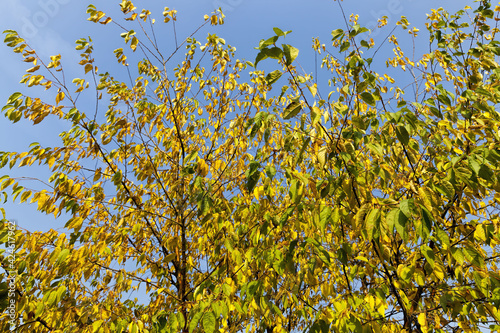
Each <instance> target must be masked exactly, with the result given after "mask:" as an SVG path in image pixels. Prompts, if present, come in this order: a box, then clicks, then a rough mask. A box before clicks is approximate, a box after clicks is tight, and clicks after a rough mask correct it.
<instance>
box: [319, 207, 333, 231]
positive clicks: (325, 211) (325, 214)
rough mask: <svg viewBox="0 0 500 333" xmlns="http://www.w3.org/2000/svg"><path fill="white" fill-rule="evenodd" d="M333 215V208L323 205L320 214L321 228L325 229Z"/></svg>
mask: <svg viewBox="0 0 500 333" xmlns="http://www.w3.org/2000/svg"><path fill="white" fill-rule="evenodd" d="M331 216H332V208H331V207H330V206H323V207H322V208H321V213H320V214H319V224H320V226H321V230H323V231H324V230H325V228H326V225H327V223H328V221H330V219H331Z"/></svg>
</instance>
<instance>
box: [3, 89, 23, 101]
mask: <svg viewBox="0 0 500 333" xmlns="http://www.w3.org/2000/svg"><path fill="white" fill-rule="evenodd" d="M22 95H23V94H21V93H20V92H15V93H13V94H12V95H10V97H9V99H8V100H7V104H12V103H14V102H15V101H16V100H17V99H18V98H19V97H21V96H22Z"/></svg>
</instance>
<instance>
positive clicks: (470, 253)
mask: <svg viewBox="0 0 500 333" xmlns="http://www.w3.org/2000/svg"><path fill="white" fill-rule="evenodd" d="M463 253H464V254H465V258H467V260H468V261H469V262H470V263H471V264H472V265H474V266H476V267H478V268H483V267H484V258H483V256H482V254H481V253H480V252H479V251H478V250H476V249H475V248H473V247H472V246H470V245H468V246H466V247H465V248H464V249H463Z"/></svg>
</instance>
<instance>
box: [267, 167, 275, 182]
mask: <svg viewBox="0 0 500 333" xmlns="http://www.w3.org/2000/svg"><path fill="white" fill-rule="evenodd" d="M265 171H266V175H267V176H268V177H269V178H271V179H273V178H274V176H275V175H276V169H275V168H274V167H273V166H269V165H268V166H266V168H265Z"/></svg>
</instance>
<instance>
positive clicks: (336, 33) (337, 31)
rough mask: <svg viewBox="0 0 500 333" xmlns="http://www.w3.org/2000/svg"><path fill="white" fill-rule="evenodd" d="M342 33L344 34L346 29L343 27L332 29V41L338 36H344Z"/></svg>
mask: <svg viewBox="0 0 500 333" xmlns="http://www.w3.org/2000/svg"><path fill="white" fill-rule="evenodd" d="M342 34H344V30H342V29H337V30H333V31H332V41H333V40H336V39H337V38H339V37H340V36H342Z"/></svg>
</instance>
